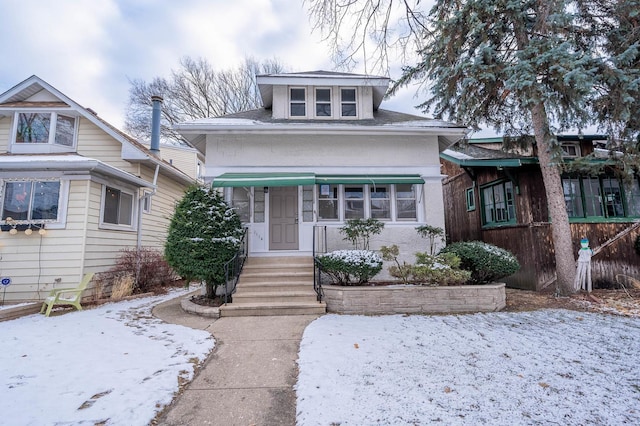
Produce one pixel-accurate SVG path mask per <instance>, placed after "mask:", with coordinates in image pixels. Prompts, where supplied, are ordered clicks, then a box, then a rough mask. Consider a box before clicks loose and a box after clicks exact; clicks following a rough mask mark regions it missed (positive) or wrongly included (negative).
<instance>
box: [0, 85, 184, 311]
mask: <svg viewBox="0 0 640 426" xmlns="http://www.w3.org/2000/svg"><path fill="white" fill-rule="evenodd" d="M158 152H159V151H158V144H156V145H153V144H152V149H151V150H150V149H148V148H146V147H145V146H144V145H142V144H140V143H138V142H137V141H136V140H134V139H132V138H131V137H130V136H128V135H126V134H125V133H123V132H121V131H119V130H117V129H116V128H114V127H113V126H111V125H110V124H108V123H107V122H105V121H104V120H102V119H101V118H100V117H98V116H97V114H96V113H95V112H93V111H92V110H90V109H88V108H84V107H82V106H80V105H78V104H77V103H76V102H74V101H73V100H71V99H69V98H68V97H67V96H65V95H64V94H63V93H61V92H60V91H58V90H57V89H55V88H54V87H52V86H51V85H49V84H48V83H46V82H45V81H43V80H42V79H40V78H38V77H37V76H32V77H30V78H28V79H26V80H25V81H23V82H21V83H19V84H18V85H16V86H15V87H13V88H11V89H9V90H8V91H6V92H5V93H3V94H0V227H1V229H2V232H1V233H0V276H1V277H2V278H3V279H4V282H3V284H5V285H4V287H3V288H2V289H1V290H2V291H3V292H4V293H3V298H5V301H9V302H18V301H33V300H42V299H43V298H44V297H46V296H47V294H48V293H49V291H50V290H51V289H54V288H60V287H75V286H77V285H78V283H79V282H80V279H81V278H82V276H83V275H84V274H85V273H87V272H96V273H97V272H103V271H105V270H108V269H109V268H111V267H112V266H114V264H115V260H116V258H117V256H118V254H119V251H120V250H121V249H124V248H136V247H150V248H162V247H163V245H164V241H165V237H166V233H167V228H168V223H169V220H170V217H171V216H172V214H173V208H174V205H175V203H176V202H177V201H178V200H179V199H181V198H182V196H183V194H184V190H185V189H186V187H187V186H188V185H190V184H192V183H194V182H195V180H194V178H193V177H191V176H189V175H187V174H185V173H183V172H182V171H180V170H178V169H177V168H175V167H174V166H172V165H171V164H169V163H168V162H166V161H162V160H161V159H160V156H159V154H158ZM86 294H87V293H85V295H86Z"/></svg>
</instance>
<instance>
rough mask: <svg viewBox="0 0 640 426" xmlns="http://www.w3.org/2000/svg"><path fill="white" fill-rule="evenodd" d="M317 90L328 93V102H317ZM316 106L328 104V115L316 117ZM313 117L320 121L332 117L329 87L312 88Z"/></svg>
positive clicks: (331, 99) (331, 96) (331, 91)
mask: <svg viewBox="0 0 640 426" xmlns="http://www.w3.org/2000/svg"><path fill="white" fill-rule="evenodd" d="M318 89H320V90H328V91H329V100H328V101H318ZM318 104H322V105H326V104H329V115H318ZM313 116H314V117H315V118H317V119H320V120H323V119H324V120H326V119H330V118H332V117H333V89H332V88H331V87H323V86H319V87H314V88H313Z"/></svg>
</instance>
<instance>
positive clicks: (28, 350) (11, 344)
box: [0, 291, 214, 425]
mask: <svg viewBox="0 0 640 426" xmlns="http://www.w3.org/2000/svg"><path fill="white" fill-rule="evenodd" d="M183 293H184V292H175V291H174V292H172V293H170V294H168V295H165V296H157V297H148V298H144V299H137V300H132V301H128V302H118V303H110V304H107V305H103V306H100V307H97V308H94V309H87V310H84V311H81V312H69V313H66V314H64V315H60V316H51V317H49V318H46V317H45V316H44V315H39V314H37V315H30V316H26V317H23V318H19V319H16V320H12V321H6V322H0V342H2V346H1V350H0V384H1V385H2V390H3V392H2V395H1V396H0V424H6V425H53V424H65V425H71V424H73V425H78V424H87V425H94V424H97V423H102V422H106V424H109V425H111V424H112V425H147V424H149V422H150V421H151V420H152V419H153V418H154V416H155V415H156V413H157V412H158V411H160V410H161V409H162V407H163V406H165V405H167V404H169V403H170V402H171V400H172V399H173V396H174V393H175V392H176V391H177V390H178V388H179V382H182V381H185V380H190V379H191V378H192V377H193V372H194V367H195V365H196V364H198V363H199V362H200V361H202V360H204V358H206V356H207V354H208V353H209V352H210V351H211V350H212V349H213V346H214V340H213V338H212V337H211V335H210V334H209V333H207V332H205V331H201V330H193V329H190V328H186V327H182V326H178V325H172V324H166V323H164V322H163V321H161V320H159V319H157V318H155V317H153V316H152V315H151V309H152V307H153V306H154V305H156V304H158V303H160V302H162V301H164V300H168V299H170V298H173V297H178V296H179V295H181V294H183Z"/></svg>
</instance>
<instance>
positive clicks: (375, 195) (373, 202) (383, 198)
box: [369, 185, 391, 219]
mask: <svg viewBox="0 0 640 426" xmlns="http://www.w3.org/2000/svg"><path fill="white" fill-rule="evenodd" d="M390 196H391V191H390V186H389V185H369V208H370V212H371V217H372V218H374V219H391V198H390Z"/></svg>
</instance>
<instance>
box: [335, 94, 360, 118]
mask: <svg viewBox="0 0 640 426" xmlns="http://www.w3.org/2000/svg"><path fill="white" fill-rule="evenodd" d="M342 90H354V91H355V95H354V97H355V99H354V101H353V102H352V101H343V100H342ZM339 96H340V111H338V117H340V119H342V120H355V119H357V118H358V115H359V114H360V108H359V105H358V88H357V87H340V95H339ZM344 104H355V107H356V114H355V115H342V105H344Z"/></svg>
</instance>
